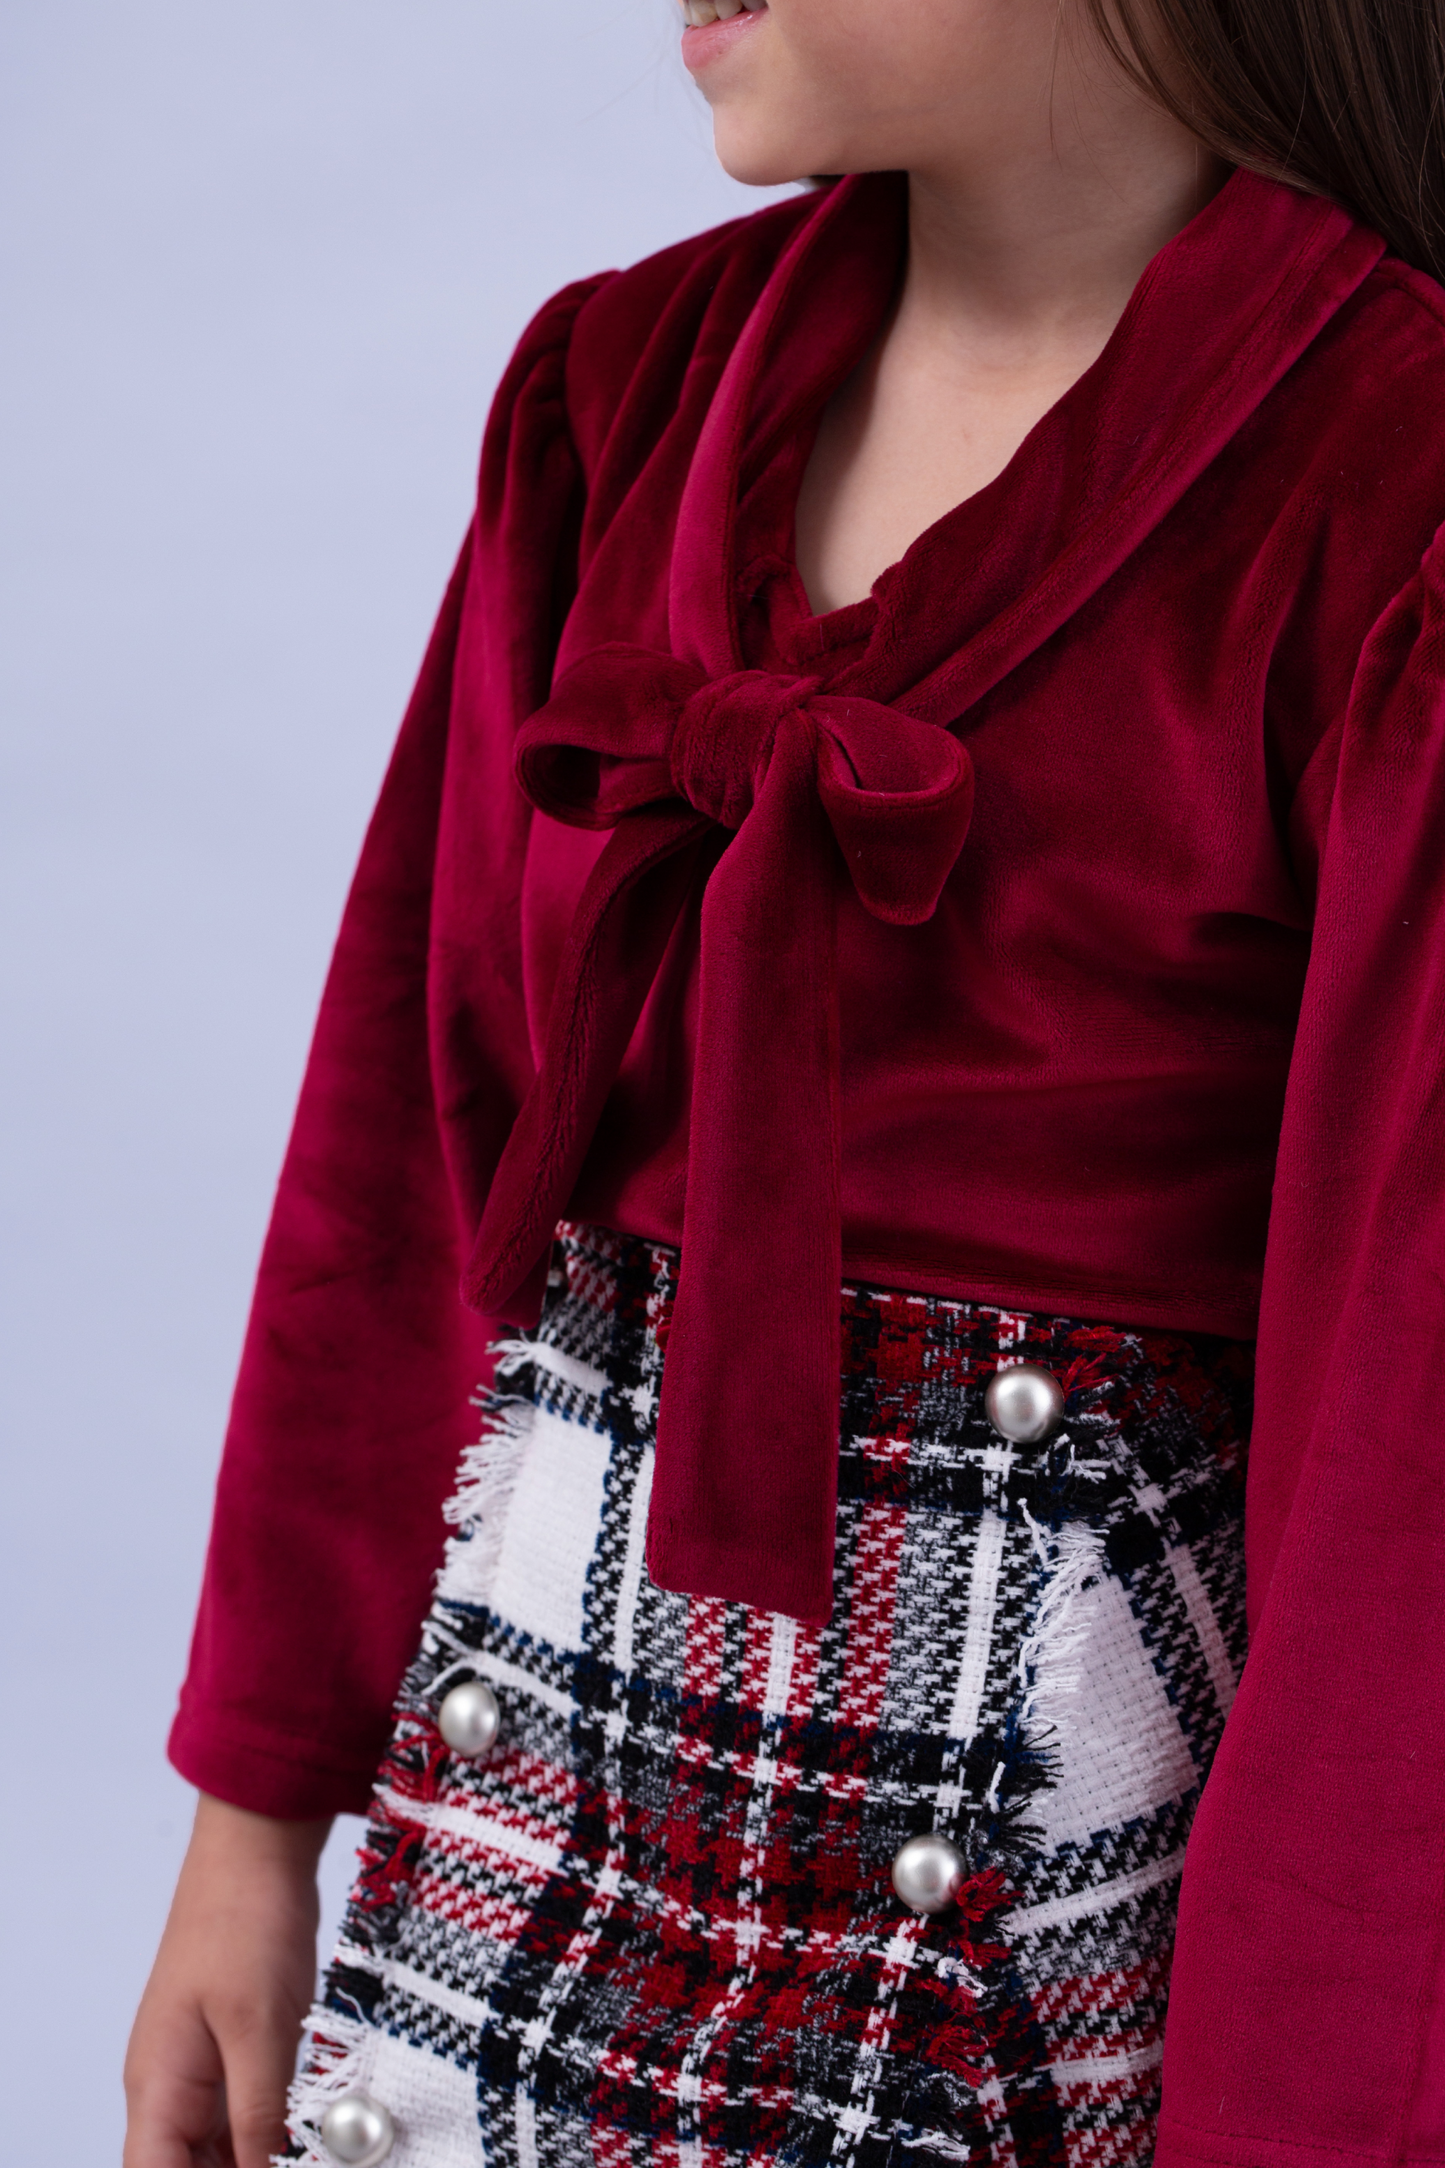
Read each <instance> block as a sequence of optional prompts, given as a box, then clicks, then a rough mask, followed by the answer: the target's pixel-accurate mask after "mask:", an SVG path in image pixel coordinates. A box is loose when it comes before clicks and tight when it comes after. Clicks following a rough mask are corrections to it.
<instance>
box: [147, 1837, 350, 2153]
mask: <svg viewBox="0 0 1445 2168" xmlns="http://www.w3.org/2000/svg"><path fill="white" fill-rule="evenodd" d="M327 1828H328V1824H327V1823H325V1822H280V1821H273V1820H271V1819H270V1817H269V1816H267V1815H264V1814H248V1813H246V1812H244V1811H243V1809H241V1808H240V1807H228V1806H226V1805H224V1804H223V1803H222V1801H220V1800H219V1799H208V1798H206V1797H204V1796H203V1797H202V1798H201V1800H200V1803H199V1805H198V1806H197V1809H196V1826H195V1829H194V1831H193V1833H192V1836H191V1842H190V1848H189V1850H188V1851H187V1853H186V1857H185V1863H184V1865H183V1866H182V1868H181V1874H180V1880H179V1882H178V1883H177V1885H176V1894H175V1898H174V1900H173V1901H172V1904H171V1912H170V1918H169V1919H168V1920H167V1922H166V1929H165V1933H164V1934H163V1935H162V1937H161V1946H160V1950H159V1952H158V1953H157V1956H156V1961H155V1965H154V1967H153V1969H152V1971H151V1976H150V1980H149V1981H148V1983H147V1986H146V1991H145V1994H144V1995H143V1996H142V1997H141V2005H140V2009H139V2011H138V2012H137V2014H136V2021H135V2026H134V2029H133V2030H132V2032H131V2036H130V2048H129V2051H128V2053H127V2055H126V2063H125V2091H126V2103H127V2109H128V2120H127V2129H126V2141H125V2155H124V2168H230V2164H231V2163H233V2162H234V2164H235V2168H266V2163H267V2161H268V2160H269V2158H270V2156H271V2155H272V2154H273V2153H277V2152H279V2151H280V2150H281V2148H282V2146H283V2145H284V2144H285V2142H286V2132H285V2122H284V2116H285V2107H286V2087H287V2085H288V2083H289V2082H290V2078H291V2073H292V2070H293V2068H294V2066H295V2061H296V2049H297V2043H298V2040H299V2037H300V2027H301V2021H302V2019H303V2018H304V2017H305V2015H306V2012H307V2010H308V2009H309V2008H310V2005H311V1999H312V1995H313V1992H314V1988H315V1978H316V1918H317V1902H316V1862H317V1860H318V1858H319V1857H320V1853H321V1847H322V1845H323V1844H324V1843H325V1841H326V1832H327Z"/></svg>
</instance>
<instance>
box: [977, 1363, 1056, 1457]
mask: <svg viewBox="0 0 1445 2168" xmlns="http://www.w3.org/2000/svg"><path fill="white" fill-rule="evenodd" d="M983 1408H984V1413H985V1415H987V1417H988V1419H989V1421H990V1422H991V1423H992V1424H993V1427H994V1429H995V1430H996V1431H997V1432H998V1433H999V1436H1000V1437H1002V1438H1008V1439H1009V1440H1010V1441H1011V1442H1012V1443H1013V1444H1014V1445H1038V1444H1039V1443H1040V1442H1041V1440H1043V1439H1044V1438H1047V1437H1048V1435H1049V1433H1050V1431H1053V1430H1057V1429H1058V1427H1059V1424H1060V1422H1061V1421H1062V1420H1063V1414H1064V1392H1063V1387H1062V1386H1061V1385H1060V1383H1059V1381H1058V1379H1057V1378H1056V1377H1055V1376H1054V1373H1053V1371H1052V1370H1045V1369H1044V1367H1043V1365H1042V1363H1010V1364H1009V1365H1008V1367H1007V1369H1004V1370H995V1372H994V1374H993V1376H992V1377H991V1378H990V1379H989V1381H988V1388H987V1390H986V1391H985V1393H984V1396H983Z"/></svg>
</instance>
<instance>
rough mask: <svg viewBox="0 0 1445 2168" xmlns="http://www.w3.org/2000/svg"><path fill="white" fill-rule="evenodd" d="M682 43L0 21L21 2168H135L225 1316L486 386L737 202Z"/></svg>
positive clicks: (7, 1334)
mask: <svg viewBox="0 0 1445 2168" xmlns="http://www.w3.org/2000/svg"><path fill="white" fill-rule="evenodd" d="M677 42H678V22H677V15H676V8H675V0H548V4H547V5H545V6H543V5H541V4H540V0H5V5H4V8H3V13H0V77H3V79H0V176H3V179H0V192H3V194H0V200H3V214H0V216H3V227H0V267H3V268H0V391H3V397H0V439H3V482H0V554H3V572H0V610H3V620H4V622H3V639H0V733H3V739H0V762H3V767H0V821H3V852H0V896H3V912H4V925H3V930H0V971H3V974H4V981H3V1027H0V1047H3V1057H0V1058H3V1069H0V1199H3V1213H4V1222H3V1224H4V1252H3V1263H4V1275H5V1277H4V1287H3V1299H0V1338H3V1348H0V1420H3V1447H4V1462H3V1468H4V1501H5V1507H6V1514H5V1543H4V1550H3V1554H0V1555H3V1559H4V1570H3V1574H0V1600H3V1603H4V1607H5V1652H6V1677H5V1690H4V1691H5V1708H4V1733H5V1740H6V1747H7V1755H6V1774H5V1778H4V1783H3V1787H0V1798H3V1813H4V1816H5V1822H6V1827H5V1829H4V1832H3V1852H0V1860H3V1889H4V1896H3V1914H0V1916H3V1921H4V1955H5V1961H4V1967H3V1986H0V2000H3V2008H0V2044H3V2046H0V2052H3V2056H4V2061H5V2074H4V2101H5V2106H4V2111H3V2128H0V2158H3V2162H4V2168H106V2164H110V2163H116V2162H118V2160H119V2153H120V2138H121V2128H122V2111H121V2096H120V2064H121V2056H122V2052H123V2047H124V2041H125V2035H126V2030H127V2027H128V2024H129V2019H130V2014H131V2010H132V2008H133V2005H134V2003H135V1999H136V1997H137V1995H138V1994H139V1992H140V1988H141V1984H142V1982H143V1980H144V1978H145V1973H146V1969H147V1966H148V1964H149V1961H150V1957H151V1953H152V1950H153V1947H154V1944H155V1939H156V1936H157V1934H158V1933H159V1931H160V1926H161V1922H162V1919H163V1917H164V1913H165V1906H166V1900H167V1895H168V1891H169V1887H170V1884H171V1882H172V1879H173V1877H174V1874H175V1870H176V1866H177V1864H178V1861H179V1859H180V1855H181V1850H182V1846H183V1843H184V1839H185V1834H186V1829H187V1826H188V1822H189V1817H190V1810H191V1795H190V1793H189V1791H188V1790H187V1788H186V1787H185V1786H184V1785H183V1784H182V1783H181V1782H180V1780H179V1778H177V1777H175V1776H174V1775H173V1774H172V1773H171V1772H170V1770H169V1769H168V1768H167V1766H166V1764H165V1761H164V1759H163V1744H164V1739H165V1732H166V1727H167V1723H168V1721H169V1718H170V1713H171V1707H172V1703H173V1698H174V1694H175V1689H176V1685H177V1683H178V1681H179V1678H180V1676H181V1672H182V1670H183V1667H184V1663H185V1654H186V1641H187V1634H188V1630H189V1623H190V1614H191V1609H192V1605H193V1603H194V1601H195V1595H196V1588H197V1584H198V1580H199V1575H200V1568H201V1559H202V1551H203V1545H204V1538H205V1530H206V1523H207V1518H208V1514H209V1510H210V1497H211V1486H212V1482H213V1480H214V1475H215V1465H216V1458H217V1454H218V1451H219V1446H220V1440H221V1433H222V1429H223V1425H224V1421H225V1414H226V1405H227V1400H228V1397H229V1392H230V1386H231V1379H232V1373H233V1371H234V1367H235V1362H236V1357H237V1353H238V1350H239V1346H240V1339H241V1332H242V1328H243V1325H244V1321H245V1311H246V1302H247V1293H248V1288H249V1283H250V1278H251V1274H252V1272H253V1270H254V1267H255V1261H256V1257H257V1253H258V1250H259V1247H260V1242H261V1237H262V1233H263V1230H264V1226H265V1220H266V1215H267V1211H268V1208H269V1204H270V1196H271V1189H272V1185H273V1183H274V1181H275V1177H276V1172H277V1169H278V1166H279V1163H280V1157H281V1152H282V1149H283V1146H284V1143H285V1137H286V1130H287V1126H288V1123H289V1119H290V1112H291V1106H292V1101H293V1098H294V1095H295V1091H296V1087H297V1084H298V1081H299V1078H300V1074H301V1067H302V1062H303V1059H304V1055H305V1050H306V1042H307V1038H308V1035H309V1032H310V1027H311V1020H312V1014H313V1011H314V1008H315V1004H316V1000H317V997H318V994H319V992H320V988H321V981H322V975H323V972H324V970H325V966H326V960H327V956H328V953H329V950H330V945H331V941H332V938H333V936H334V933H335V929H336V924H337V920H338V917H339V914H340V911H341V906H342V902H343V899H344V896H345V890H346V883H347V880H348V877H349V874H350V869H351V866H352V862H353V860H354V857H355V854H356V850H357V847H358V845H359V843H360V840H361V834H362V830H363V826H364V823H365V820H366V817H367V814H368V811H369V809H370V806H371V802H372V799H373V796H374V794H375V791H376V788H377V785H378V782H379V780H380V776H381V772H382V767H383V764H384V762H385V759H386V755H387V752H388V750H389V747H390V744H391V740H392V737H393V735H394V732H395V730H396V726H397V723H398V721H399V719H400V715H401V710H402V707H403V704H404V701H405V699H406V695H407V692H408V690H409V687H410V682H411V678H412V675H413V672H414V671H415V668H416V666H417V663H418V661H419V659H420V655H421V651H422V646H423V643H424V641H425V639H426V636H427V632H428V629H429V626H430V622H431V617H432V614H433V612H434V610H435V608H436V606H437V603H438V601H439V599H440V596H441V591H442V587H443V584H444V581H445V579H446V575H447V573H448V570H449V568H450V566H451V562H452V559H453V557H454V555H455V552H456V549H457V546H458V543H459V541H460V538H461V535H462V532H463V529H464V527H465V523H466V519H467V515H468V507H469V499H470V493H471V488H472V478H473V473H474V468H475V461H476V452H477V446H478V442H479V439H480V435H481V429H482V424H483V421H484V418H485V414H486V409H487V404H488V401H489V398H490V395H491V391H492V387H493V386H494V384H495V382H496V380H497V378H498V376H499V374H500V372H501V369H502V367H503V364H504V363H505V360H506V357H507V354H508V352H509V350H510V348H511V346H512V344H513V342H514V341H515V339H516V337H517V335H518V333H519V332H520V330H521V328H522V326H523V324H524V322H525V321H526V319H527V318H528V317H529V316H530V315H531V313H532V311H533V310H534V309H535V308H536V307H537V305H538V304H539V303H540V302H541V301H542V300H544V299H545V297H546V296H547V295H548V294H549V293H551V292H552V291H554V290H555V289H556V288H557V287H558V286H560V285H562V284H563V283H564V282H565V281H567V280H568V279H572V278H575V277H577V276H578V275H580V274H582V273H584V272H588V271H593V270H596V269H599V268H601V267H603V266H606V265H610V264H622V263H628V262H631V261H633V260H635V259H636V258H637V257H639V256H642V255H645V254H647V253H648V252H649V251H651V250H653V249H655V248H658V247H661V246H663V245H664V244H665V243H666V242H668V241H670V240H673V239H675V238H677V237H678V236H679V235H682V234H684V233H689V232H694V231H697V230H698V229H700V228H702V227H705V226H708V225H713V224H716V223H717V222H718V221H719V220H721V219H724V218H728V217H731V216H733V215H735V214H736V213H737V212H738V211H740V210H746V209H750V208H753V207H755V206H756V205H757V204H758V203H759V202H760V201H761V200H763V198H762V197H760V195H759V194H758V193H757V192H749V191H746V190H743V189H741V188H737V187H735V186H734V185H733V184H732V183H730V182H729V181H727V180H726V178H725V177H724V176H723V175H722V174H721V173H720V172H719V170H718V169H717V167H716V165H715V164H714V162H713V158H712V152H711V147H710V130H709V127H708V121H707V115H706V112H705V109H704V108H703V106H702V104H701V101H700V100H699V98H698V97H697V94H696V93H695V92H694V91H693V89H692V87H691V85H690V84H689V83H688V81H687V78H686V76H685V74H684V72H683V69H682V66H681V63H680V61H679V59H678V57H677ZM302 1653H303V1656H304V1652H302ZM358 1826H359V1825H357V1824H356V1823H354V1822H352V1823H350V1824H347V1825H343V1826H342V1827H341V1828H340V1829H339V1830H338V1834H337V1837H336V1838H335V1839H334V1840H333V1843H332V1846H331V1849H330V1852H329V1854H328V1858H327V1863H326V1885H327V1905H328V1918H329V1920H331V1921H332V1922H334V1919H335V1916H336V1913H337V1911H338V1909H339V1906H340V1902H341V1894H342V1891H343V1889H344V1885H345V1880H346V1874H347V1868H348V1865H349V1857H350V1850H351V1847H352V1846H353V1845H354V1842H355V1837H356V1832H357V1828H358Z"/></svg>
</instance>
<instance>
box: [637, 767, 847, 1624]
mask: <svg viewBox="0 0 1445 2168" xmlns="http://www.w3.org/2000/svg"><path fill="white" fill-rule="evenodd" d="M835 864H836V852H835V848H834V845H833V841H832V837H831V834H830V832H829V829H828V827H827V822H826V817H825V816H824V814H823V812H822V809H821V808H820V806H819V804H818V800H817V795H816V791H815V790H814V788H813V786H812V773H811V763H810V758H809V755H808V752H807V747H806V743H805V742H803V741H802V739H801V734H799V736H798V737H797V738H791V737H790V739H789V741H788V742H786V743H785V742H782V741H781V740H780V742H779V744H778V746H777V748H776V750H775V752H774V757H773V760H772V762H771V764H770V767H769V772H768V776H767V780H766V782H765V784H764V786H763V789H762V791H761V792H760V793H759V796H758V798H757V800H756V802H755V804H754V807H753V810H752V813H751V816H750V817H749V819H748V821H747V823H746V825H745V826H744V828H743V829H742V830H741V831H740V832H739V834H738V835H737V837H736V838H735V839H734V841H733V843H732V844H731V845H730V846H729V849H728V850H727V852H726V853H725V854H724V856H723V858H722V859H721V861H720V862H719V864H718V866H717V868H716V869H715V871H714V873H713V875H712V878H711V880H710V882H709V884H708V889H707V893H706V896H705V898H704V902H703V921H702V975H701V986H700V1001H699V1017H698V1047H697V1063H696V1069H695V1083H694V1087H693V1102H692V1121H691V1137H690V1147H689V1155H688V1175H687V1202H686V1207H685V1212H684V1219H683V1243H682V1266H681V1275H680V1281H679V1287H678V1294H677V1300H676V1303H675V1305H674V1310H673V1316H672V1322H671V1325H670V1328H669V1332H668V1342H667V1350H666V1359H665V1363H664V1368H663V1381H662V1399H661V1407H660V1410H659V1417H658V1443H657V1467H656V1474H655V1478H654V1483H653V1491H652V1503H651V1509H650V1518H649V1524H648V1541H647V1558H648V1567H649V1570H650V1572H651V1574H652V1577H653V1579H654V1580H655V1581H656V1582H657V1583H658V1584H659V1585H660V1586H662V1587H664V1588H673V1589H685V1590H687V1591H688V1592H689V1593H691V1594H696V1595H712V1596H722V1597H725V1598H728V1599H730V1600H733V1601H738V1602H743V1603H748V1604H752V1605H754V1606H755V1607H756V1608H758V1609H760V1610H767V1611H781V1612H785V1613H788V1614H790V1615H791V1616H793V1617H795V1618H800V1619H812V1620H821V1619H825V1618H827V1617H828V1615H829V1613H830V1612H831V1610H832V1604H833V1541H834V1523H835V1519H836V1512H837V1489H838V1404H839V1367H840V1338H841V1334H840V1324H839V1305H840V1285H841V1279H842V1235H841V1218H840V1203H839V1113H838V995H837V970H836V958H835V947H836V898H835V893H834V884H835V877H836V875H835Z"/></svg>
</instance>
